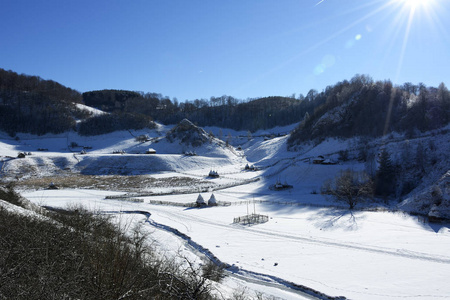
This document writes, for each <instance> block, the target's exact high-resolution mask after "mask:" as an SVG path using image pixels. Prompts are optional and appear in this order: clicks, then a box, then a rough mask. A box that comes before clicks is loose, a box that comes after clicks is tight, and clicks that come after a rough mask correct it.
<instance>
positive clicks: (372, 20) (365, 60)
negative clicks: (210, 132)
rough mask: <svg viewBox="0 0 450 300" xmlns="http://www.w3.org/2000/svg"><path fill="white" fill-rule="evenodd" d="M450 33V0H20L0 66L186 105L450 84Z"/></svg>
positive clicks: (2, 29) (7, 5)
mask: <svg viewBox="0 0 450 300" xmlns="http://www.w3.org/2000/svg"><path fill="white" fill-rule="evenodd" d="M449 33H450V0H364V1H362V0H305V1H303V0H302V1H299V0H283V1H275V0H258V1H242V0H228V1H207V2H205V1H200V0H194V1H185V0H171V1H143V0H138V1H109V0H97V1H89V0H79V1H60V0H47V1H44V2H40V1H30V0H15V1H5V2H4V3H2V8H1V10H0V34H1V36H2V39H1V47H0V68H3V69H11V70H13V71H16V72H18V73H25V74H29V75H38V76H41V77H42V78H44V79H52V80H55V81H58V82H60V83H62V84H64V85H66V86H69V87H72V88H74V89H77V90H79V91H81V92H85V91H90V90H98V89H106V88H111V89H127V90H134V91H143V92H157V93H162V94H163V95H168V96H170V97H177V98H178V99H179V100H180V101H184V100H185V99H188V100H194V99H197V98H206V99H207V98H209V97H211V96H221V95H224V94H227V95H232V96H235V97H237V98H241V99H245V98H247V97H258V96H270V95H281V96H286V95H292V94H293V93H297V95H298V94H299V93H303V94H306V93H307V92H308V91H309V90H310V89H316V90H318V91H321V90H323V89H324V88H325V87H326V86H327V85H332V84H335V83H336V82H338V81H342V80H344V79H350V78H351V77H353V76H354V75H355V74H367V75H369V76H372V77H373V78H374V79H375V80H385V79H390V80H392V81H393V82H394V84H402V83H404V82H407V81H410V82H412V83H419V82H423V83H425V84H426V85H433V86H437V85H439V83H441V82H444V83H446V85H447V86H448V85H450V82H449V80H450V78H449V76H448V71H447V70H449V69H450V59H449V53H450V43H449V41H450V34H449Z"/></svg>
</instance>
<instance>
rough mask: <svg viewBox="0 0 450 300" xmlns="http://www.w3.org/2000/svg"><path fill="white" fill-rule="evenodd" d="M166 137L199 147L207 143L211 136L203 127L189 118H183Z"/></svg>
mask: <svg viewBox="0 0 450 300" xmlns="http://www.w3.org/2000/svg"><path fill="white" fill-rule="evenodd" d="M166 138H167V140H168V141H170V142H172V143H173V142H175V141H177V140H178V141H179V142H180V143H181V144H185V145H187V146H192V147H198V146H201V145H203V144H204V143H206V142H207V141H208V140H209V139H210V137H209V135H208V133H206V131H204V130H203V129H202V128H200V127H198V126H196V125H194V124H193V123H192V122H191V121H189V120H188V119H183V120H182V121H181V122H180V123H178V125H177V126H175V127H174V128H172V130H170V131H169V132H168V133H167V135H166Z"/></svg>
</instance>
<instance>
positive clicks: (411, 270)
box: [0, 121, 450, 299]
mask: <svg viewBox="0 0 450 300" xmlns="http://www.w3.org/2000/svg"><path fill="white" fill-rule="evenodd" d="M279 130H280V132H276V131H275V130H274V131H272V132H270V135H271V137H267V136H263V135H264V134H265V133H262V134H261V135H257V134H254V136H251V137H250V136H247V135H246V133H245V132H232V131H230V134H229V136H231V141H230V143H229V145H226V142H224V141H221V140H219V139H217V138H215V137H214V136H213V135H216V134H218V132H219V129H218V128H209V130H208V131H214V133H213V135H211V134H209V133H207V131H206V130H203V129H201V128H198V127H196V126H195V125H193V124H192V123H190V122H189V123H188V121H183V122H182V123H180V124H178V126H177V125H175V126H168V127H163V126H159V127H158V128H156V129H154V130H143V131H131V132H128V131H121V132H115V133H111V134H106V135H102V136H97V137H83V136H79V135H77V134H76V133H73V132H71V133H67V134H60V135H45V136H41V137H37V136H32V135H25V134H18V139H11V138H9V137H8V136H7V135H6V134H2V135H1V142H0V156H1V158H0V159H1V160H2V173H1V174H2V177H3V180H4V181H8V182H11V181H14V182H15V183H16V187H17V189H19V190H21V191H22V195H23V196H24V197H26V198H27V199H29V200H31V201H32V202H33V203H35V204H37V205H41V206H49V207H62V208H63V207H66V206H67V205H69V206H74V205H78V204H81V205H83V206H85V207H86V208H88V209H90V210H94V211H107V212H110V213H114V214H117V216H118V219H119V220H120V221H121V222H130V223H136V222H142V223H143V224H144V225H145V228H147V229H146V230H148V231H149V232H151V236H152V238H154V239H155V241H156V243H157V244H158V246H159V247H161V249H165V251H168V252H170V253H175V252H177V251H181V253H182V254H183V253H185V254H186V256H189V257H191V256H195V257H199V258H201V259H215V260H218V261H220V262H222V263H224V264H225V265H226V266H227V269H226V270H227V278H226V279H225V281H224V282H223V283H222V285H221V287H220V290H221V292H223V293H224V295H231V294H232V293H233V291H234V290H239V289H242V287H243V286H246V287H248V290H247V293H249V294H250V295H254V293H255V292H261V293H263V294H264V295H265V296H268V297H270V296H273V297H278V298H281V299H310V298H311V297H312V299H333V298H334V297H338V296H344V297H346V298H348V299H398V298H414V299H435V298H445V297H448V295H449V294H450V289H449V287H448V284H446V282H447V279H448V277H449V276H450V273H449V270H450V268H449V264H450V256H449V255H448V249H450V230H449V224H448V223H441V224H433V223H427V222H426V216H432V217H433V216H436V217H439V218H441V219H448V218H450V210H449V199H450V197H449V192H450V191H449V173H448V172H449V170H450V158H449V152H448V149H450V133H449V131H448V130H442V131H439V132H428V133H424V134H422V135H420V136H417V137H415V138H414V139H410V140H406V139H405V138H404V136H401V135H394V134H393V135H391V136H389V137H386V138H379V139H372V140H366V141H361V140H360V139H356V138H353V139H346V140H344V139H342V140H339V139H331V138H330V139H326V140H324V141H322V142H320V143H312V142H310V143H302V144H300V145H298V146H297V147H296V151H288V146H287V140H288V138H289V137H288V136H282V135H280V136H277V135H278V133H284V132H283V131H282V130H285V128H280V129H279ZM225 135H228V132H227V131H225ZM139 136H146V137H145V139H141V140H139V139H137V138H136V137H139ZM147 137H148V138H147ZM231 145H236V146H237V145H239V146H240V148H239V149H238V148H237V147H236V148H234V147H232V146H231ZM423 145H425V147H426V149H427V152H426V153H427V157H428V158H427V159H428V160H427V161H426V162H427V163H426V164H424V165H423V167H424V173H423V175H422V178H421V181H420V182H421V183H420V184H418V185H417V186H415V187H414V188H412V189H411V190H410V191H409V192H408V193H407V194H405V195H403V196H399V198H397V199H391V201H385V199H374V200H372V201H367V202H364V203H358V205H357V206H356V210H353V211H350V210H348V205H346V204H345V203H342V202H336V201H335V200H334V199H333V198H331V197H329V196H324V195H321V194H320V190H321V187H322V186H323V184H324V182H325V181H326V180H328V179H332V178H334V177H335V176H336V175H338V174H339V173H340V172H341V171H343V170H347V169H352V170H355V171H358V170H366V169H367V168H368V167H370V166H369V164H368V162H367V161H366V162H363V161H359V160H358V158H359V156H360V154H361V152H362V151H363V150H364V151H363V152H367V153H369V154H368V156H370V155H371V154H374V155H376V154H377V153H379V151H380V149H382V148H383V149H387V150H388V151H389V152H390V153H391V157H392V160H393V161H394V162H395V163H396V166H397V167H398V168H404V169H405V170H408V169H407V167H408V162H406V161H405V163H404V164H403V166H404V167H402V164H401V163H398V162H402V160H404V159H406V158H407V157H408V156H407V155H410V156H409V157H410V160H411V161H415V160H416V153H417V152H418V150H420V149H421V148H420V147H422V146H423ZM429 146H432V147H429ZM38 149H40V150H41V151H38ZM149 149H152V150H154V151H155V152H156V153H154V152H153V153H154V154H146V152H148V151H149ZM83 150H84V151H86V153H85V154H82V151H83ZM19 152H24V153H26V155H25V157H24V158H17V155H18V153H19ZM28 152H31V155H28V154H29V153H28ZM343 152H345V153H346V158H345V159H343V157H342V155H343V154H342V153H343ZM114 153H115V154H114ZM319 157H320V158H321V159H323V161H328V162H330V164H322V163H319V164H317V163H314V161H315V160H316V159H317V158H319ZM375 161H376V160H375ZM246 165H249V166H252V168H248V169H245V168H244V167H245V166H246ZM210 170H214V171H215V172H217V174H218V175H219V176H218V177H217V178H216V177H211V176H209V175H208V174H209V171H210ZM408 172H409V171H408ZM408 174H410V173H408ZM411 174H412V173H411ZM71 180H72V181H71ZM50 181H52V182H54V183H55V184H56V185H60V187H67V188H65V189H60V190H47V189H46V188H47V186H48V183H49V182H50ZM68 182H69V183H70V184H69V183H68ZM277 182H280V183H286V184H288V185H291V186H292V188H289V189H285V190H274V189H271V187H272V186H273V185H275V184H276V183H277ZM80 187H83V188H84V189H81V188H80ZM199 194H201V195H202V197H203V198H204V199H205V201H206V200H208V199H209V198H211V197H212V196H213V195H214V197H215V199H216V200H217V204H218V206H216V207H206V208H202V209H197V208H192V207H190V206H192V204H193V203H194V202H195V201H196V199H197V197H198V195H199ZM436 199H440V201H436ZM399 201H401V202H399ZM2 206H6V205H3V204H2ZM9 209H11V208H9ZM402 210H404V211H407V212H413V213H419V214H420V216H419V217H417V216H413V215H409V214H407V213H404V212H403V211H402ZM136 211H138V212H139V211H140V212H149V213H150V218H149V220H148V221H145V218H143V217H142V216H140V215H138V213H130V212H136ZM251 213H256V214H261V215H263V216H267V218H268V222H266V223H263V224H258V225H253V226H249V225H241V224H237V223H233V222H234V219H235V218H236V217H242V216H245V215H247V214H251ZM418 270H420V271H418ZM424 274H426V276H424ZM305 293H306V294H305ZM327 297H328V298H327Z"/></svg>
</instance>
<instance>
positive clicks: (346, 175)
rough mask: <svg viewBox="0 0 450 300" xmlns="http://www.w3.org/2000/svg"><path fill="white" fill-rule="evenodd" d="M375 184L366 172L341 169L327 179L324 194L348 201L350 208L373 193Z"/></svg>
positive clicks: (323, 188)
mask: <svg viewBox="0 0 450 300" xmlns="http://www.w3.org/2000/svg"><path fill="white" fill-rule="evenodd" d="M372 186H373V184H372V181H371V180H370V178H369V176H368V175H367V174H366V173H365V172H356V171H353V170H350V169H349V170H345V171H341V172H340V174H339V175H338V176H336V177H335V178H334V179H332V180H329V181H326V182H325V183H324V185H323V187H322V194H327V195H331V196H333V197H335V198H336V200H338V201H341V202H344V203H347V204H348V205H349V208H350V209H353V208H355V206H356V204H358V203H359V202H360V201H362V200H363V199H366V198H370V197H372V195H373V187H372Z"/></svg>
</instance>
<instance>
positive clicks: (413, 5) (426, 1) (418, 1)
mask: <svg viewBox="0 0 450 300" xmlns="http://www.w3.org/2000/svg"><path fill="white" fill-rule="evenodd" d="M397 2H400V3H401V4H403V5H404V6H405V7H408V8H410V9H414V10H415V9H418V8H427V7H429V6H430V5H432V2H434V0H397Z"/></svg>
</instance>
